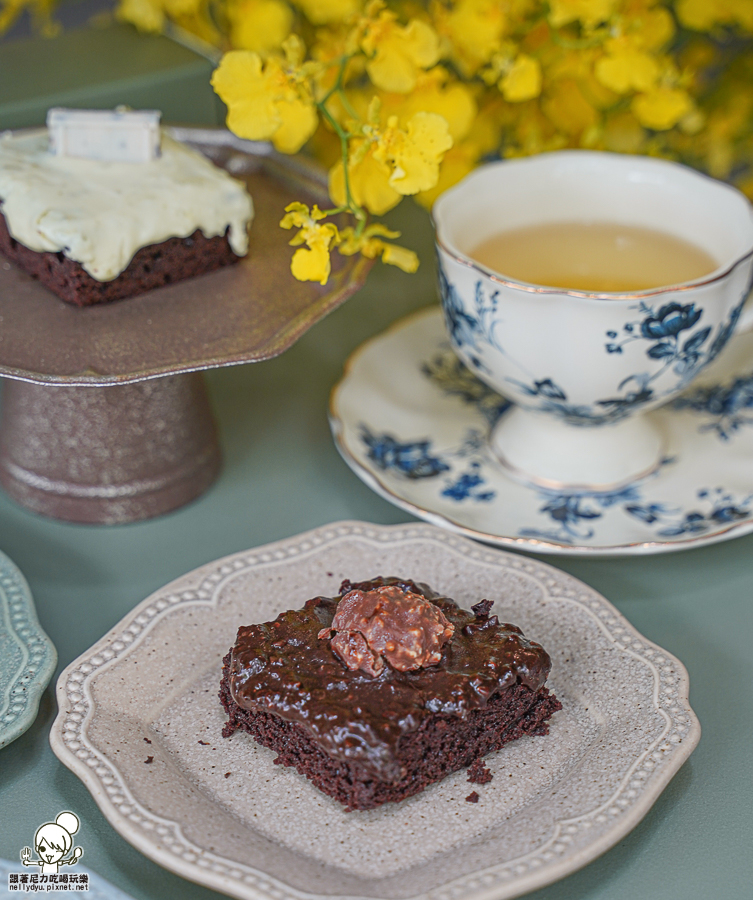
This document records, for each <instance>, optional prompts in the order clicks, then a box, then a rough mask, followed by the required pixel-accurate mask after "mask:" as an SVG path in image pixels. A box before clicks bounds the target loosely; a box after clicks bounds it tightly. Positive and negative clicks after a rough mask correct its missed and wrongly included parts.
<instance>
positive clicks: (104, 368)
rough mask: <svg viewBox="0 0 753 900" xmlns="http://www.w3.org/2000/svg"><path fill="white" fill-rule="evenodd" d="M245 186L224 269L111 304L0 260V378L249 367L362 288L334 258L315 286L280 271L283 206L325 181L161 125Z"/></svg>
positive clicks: (284, 246) (314, 193) (348, 263)
mask: <svg viewBox="0 0 753 900" xmlns="http://www.w3.org/2000/svg"><path fill="white" fill-rule="evenodd" d="M168 130H169V132H170V133H171V134H172V136H173V137H176V138H177V139H178V140H182V141H184V142H185V143H187V144H189V145H191V146H193V147H195V148H197V149H198V150H201V152H203V153H204V154H206V155H207V156H208V157H209V158H210V159H211V160H212V161H213V162H215V163H216V164H218V165H220V166H222V167H224V168H226V169H227V170H228V171H229V172H230V173H231V174H232V175H233V176H235V177H236V178H239V179H241V180H243V181H245V182H246V183H247V185H248V188H249V191H250V193H251V195H252V197H253V200H254V206H255V209H256V215H255V218H254V221H253V223H252V224H251V229H250V241H251V246H250V250H249V254H248V256H247V257H246V258H245V259H243V260H241V261H240V262H239V263H238V264H237V265H234V266H229V267H227V268H224V269H220V270H218V271H216V272H212V273H210V274H208V275H202V276H200V277H198V278H193V279H190V280H186V281H183V282H179V283H177V284H175V285H169V286H166V287H163V288H159V289H158V290H153V291H149V292H148V293H145V294H142V295H140V296H138V297H131V298H129V299H126V300H121V301H117V302H115V303H109V304H102V305H101V306H90V307H85V308H78V307H75V306H72V305H70V304H67V303H64V302H63V301H62V300H59V299H58V298H57V297H55V296H54V295H53V294H51V293H50V292H49V291H48V290H47V289H46V288H44V287H42V286H41V285H40V284H39V283H38V282H37V281H35V280H34V279H33V278H31V277H30V276H29V275H27V274H26V273H25V272H23V271H21V270H20V269H19V268H17V267H16V266H15V265H14V264H13V263H11V262H9V261H8V260H6V259H5V258H4V257H3V256H0V375H2V376H6V377H8V378H15V379H19V380H22V381H31V382H36V383H40V384H67V385H107V384H127V383H129V382H135V381H142V380H144V379H146V378H155V377H158V376H161V375H174V374H178V373H181V372H191V371H197V370H201V369H210V368H215V367H217V366H229V365H235V364H238V363H246V362H259V361H261V360H264V359H270V358H271V357H273V356H278V355H279V354H280V353H282V352H283V351H285V350H287V349H288V348H289V347H290V346H292V344H294V343H295V342H296V341H297V340H298V338H299V337H301V336H302V335H303V334H304V333H305V332H306V331H307V330H308V329H309V328H310V327H311V326H312V325H314V324H315V323H316V322H318V321H319V319H321V318H323V317H324V316H325V315H327V313H329V312H331V311H332V310H333V309H334V308H335V307H337V306H339V305H340V304H341V303H342V302H343V301H345V300H346V299H347V298H348V297H349V296H351V294H353V293H354V292H355V291H356V290H358V288H359V287H361V285H362V284H363V282H364V280H365V278H366V274H367V272H368V269H369V266H370V264H371V263H370V262H369V261H367V260H364V259H362V258H360V257H350V258H345V257H342V256H339V255H338V254H334V255H333V258H332V275H331V277H330V279H329V282H328V283H327V284H326V285H324V286H322V285H319V284H315V283H312V282H300V281H297V280H296V279H295V278H293V276H292V275H291V273H290V258H291V254H292V252H293V251H292V248H291V247H290V246H289V243H288V242H289V240H290V237H291V232H289V231H284V230H282V229H281V228H280V227H279V221H280V219H281V218H282V216H283V214H284V209H285V206H286V205H287V204H288V203H290V202H291V201H293V200H301V201H303V202H304V203H308V204H312V203H318V204H319V205H320V206H321V205H322V204H326V203H328V200H327V189H326V177H325V175H324V173H322V172H321V170H319V169H318V168H316V167H315V166H314V165H313V164H309V163H307V161H306V160H304V159H302V158H300V157H286V156H282V155H279V154H277V153H275V152H274V151H272V149H271V147H270V146H269V145H268V144H264V143H255V142H251V141H242V140H239V139H238V138H236V137H235V136H234V135H232V134H231V133H230V132H228V131H226V130H224V129H205V128H172V129H168Z"/></svg>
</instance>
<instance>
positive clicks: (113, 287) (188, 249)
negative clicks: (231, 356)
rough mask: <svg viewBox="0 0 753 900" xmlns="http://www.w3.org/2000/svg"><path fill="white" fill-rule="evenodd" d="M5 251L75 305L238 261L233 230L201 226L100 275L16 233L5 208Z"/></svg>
mask: <svg viewBox="0 0 753 900" xmlns="http://www.w3.org/2000/svg"><path fill="white" fill-rule="evenodd" d="M0 253H2V254H3V255H5V256H6V257H7V258H8V259H10V260H11V261H12V262H14V263H15V264H16V265H17V266H19V267H20V268H21V269H23V270H24V271H25V272H27V273H28V274H29V275H31V277H32V278H35V279H37V280H38V281H39V282H40V283H41V284H43V285H44V286H45V287H46V288H48V289H49V290H50V291H52V293H53V294H56V295H57V296H58V297H60V299H61V300H65V301H66V303H72V304H74V305H75V306H91V305H93V304H95V303H109V302H110V301H112V300H120V299H123V298H125V297H133V296H136V295H137V294H143V293H145V292H146V291H151V290H153V289H154V288H158V287H163V286H164V285H166V284H171V283H173V282H176V281H183V279H185V278H195V277H196V276H198V275H205V274H206V273H207V272H212V271H214V270H215V269H218V268H220V267H221V266H228V265H231V264H233V263H236V262H238V261H239V260H240V259H241V257H240V256H236V254H235V253H234V252H233V250H232V248H231V247H230V241H229V239H228V234H227V232H226V233H225V234H224V235H218V236H216V237H211V238H208V237H205V236H204V234H203V233H202V232H201V231H200V230H196V231H194V233H193V234H191V235H189V236H188V237H182V238H181V237H173V238H168V239H167V240H166V241H163V242H162V243H159V244H150V245H149V246H148V247H142V248H141V249H140V250H138V251H137V252H136V253H135V255H134V257H133V259H132V260H131V261H130V263H129V264H128V266H127V267H126V268H125V269H124V271H123V272H121V273H120V275H118V276H117V277H116V278H113V279H112V281H97V279H96V278H92V276H91V275H90V274H89V273H88V272H87V271H86V269H84V267H83V266H82V265H81V263H78V262H76V261H75V260H72V259H68V257H67V256H65V254H64V253H62V252H58V253H48V252H38V251H36V250H30V249H29V248H28V247H25V246H24V245H23V244H21V243H19V242H18V241H17V240H16V239H15V238H13V237H11V235H10V233H9V231H8V225H7V223H6V221H5V218H4V216H3V215H2V214H1V213H0Z"/></svg>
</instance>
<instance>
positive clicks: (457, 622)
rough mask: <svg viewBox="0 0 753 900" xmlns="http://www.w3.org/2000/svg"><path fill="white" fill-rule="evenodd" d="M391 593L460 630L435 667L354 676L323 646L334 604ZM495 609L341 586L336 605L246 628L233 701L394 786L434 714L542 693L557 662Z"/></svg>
mask: <svg viewBox="0 0 753 900" xmlns="http://www.w3.org/2000/svg"><path fill="white" fill-rule="evenodd" d="M393 585H394V586H395V587H397V588H399V589H400V590H402V591H404V592H411V593H414V594H418V595H420V596H421V597H424V598H425V599H426V600H429V601H431V603H433V604H435V605H436V606H437V607H438V608H439V609H440V610H441V612H442V613H443V614H444V616H445V617H446V619H447V620H448V621H449V622H450V623H451V625H452V626H454V634H453V637H452V639H451V640H450V641H449V642H448V643H446V644H445V645H444V647H442V650H441V658H440V660H439V662H438V663H437V664H436V665H432V666H428V667H424V668H419V669H413V670H410V671H402V672H401V671H398V670H396V669H395V668H393V667H392V666H390V665H385V666H384V667H383V669H382V670H381V671H380V673H379V674H378V675H377V676H376V677H375V676H372V675H370V674H368V673H366V672H364V671H362V670H352V669H349V668H348V667H347V666H346V665H345V664H344V663H343V662H342V661H341V660H340V659H339V658H338V656H337V655H336V654H335V653H334V652H333V650H332V648H331V646H330V641H329V640H320V639H319V637H318V635H319V633H320V632H321V631H322V630H323V629H330V628H331V627H332V620H333V619H334V617H335V614H336V612H337V607H338V603H339V602H340V600H341V599H342V597H343V596H345V595H346V594H348V593H349V592H350V591H353V590H359V591H363V592H368V591H373V590H375V589H377V588H380V587H385V586H393ZM490 608H491V603H490V602H489V601H482V602H481V603H478V604H476V606H474V607H473V610H474V611H473V612H472V613H471V612H468V611H467V610H464V609H461V608H460V607H459V606H458V605H457V604H456V603H455V601H454V600H451V599H450V598H449V597H442V596H439V595H438V594H436V593H435V592H434V591H432V589H431V588H429V587H428V586H427V585H426V584H421V583H415V582H413V581H409V580H404V579H399V578H381V577H380V578H375V579H372V580H371V581H365V582H359V583H355V584H354V583H351V582H350V581H344V582H343V584H342V585H341V586H340V593H339V595H338V596H337V597H334V598H333V597H314V598H313V599H312V600H309V601H307V603H306V604H305V606H304V607H303V609H299V610H291V611H289V612H284V613H281V614H280V615H279V616H278V617H277V618H276V619H275V620H274V621H273V622H267V623H264V624H261V625H248V626H242V627H241V628H239V629H238V637H237V640H236V643H235V646H234V648H233V651H232V655H231V660H230V692H231V695H232V698H233V700H235V702H236V703H237V704H238V705H239V706H241V707H243V708H245V709H250V710H263V711H265V712H268V713H272V714H274V715H277V716H280V718H282V719H285V720H287V721H290V722H294V723H296V724H298V725H301V726H303V727H304V728H305V729H306V730H307V731H308V732H309V734H310V735H311V737H312V738H313V740H314V741H315V742H316V743H317V745H318V746H319V747H320V748H321V749H322V751H324V752H325V753H327V754H328V755H330V756H331V757H334V758H335V759H343V760H350V761H353V762H358V764H359V765H363V766H364V767H365V768H366V769H367V770H368V771H370V772H371V773H372V774H373V775H374V777H376V778H377V779H379V780H380V781H385V782H393V783H395V782H398V781H399V780H400V779H401V778H402V777H404V774H405V772H404V770H403V768H402V766H401V765H400V763H399V761H398V759H397V749H398V743H399V741H400V738H401V737H402V736H403V735H405V734H409V733H411V732H414V731H416V730H417V729H418V728H419V726H420V725H421V723H422V722H423V721H424V719H426V718H427V717H429V716H431V715H435V714H440V715H449V716H459V717H461V718H463V719H465V718H466V717H467V716H468V714H469V713H470V712H471V711H472V710H474V709H478V708H482V707H484V706H486V703H487V701H488V700H489V698H490V697H492V696H494V695H495V694H497V693H499V692H501V691H504V690H505V689H507V688H509V687H512V686H513V685H515V684H517V683H519V684H523V685H525V686H526V687H528V688H530V689H531V690H532V691H534V692H535V691H538V690H539V689H540V688H542V687H543V686H544V683H545V682H546V679H547V676H548V675H549V670H550V668H551V661H550V659H549V655H548V654H547V653H546V651H545V650H544V649H543V647H541V646H540V645H539V644H537V643H535V642H533V641H529V640H527V639H526V638H525V637H524V636H523V633H522V632H521V630H520V629H519V628H517V627H516V626H515V625H506V624H500V623H499V622H498V620H497V617H496V616H490V615H489V611H490Z"/></svg>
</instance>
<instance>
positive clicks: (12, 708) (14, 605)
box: [0, 553, 58, 747]
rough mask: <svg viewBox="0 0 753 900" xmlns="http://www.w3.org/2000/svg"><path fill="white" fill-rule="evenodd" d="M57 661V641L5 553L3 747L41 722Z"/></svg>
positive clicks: (0, 581) (0, 653)
mask: <svg viewBox="0 0 753 900" xmlns="http://www.w3.org/2000/svg"><path fill="white" fill-rule="evenodd" d="M57 659H58V655H57V651H56V650H55V647H54V646H53V644H52V641H51V640H50V639H49V638H48V637H47V635H46V634H45V633H44V631H42V628H41V626H40V625H39V621H38V619H37V614H36V611H35V609H34V601H33V600H32V597H31V591H30V590H29V585H28V584H27V583H26V579H25V578H24V576H23V575H22V574H21V573H20V572H19V570H18V569H17V567H16V566H15V565H14V564H13V563H12V562H11V561H10V560H9V559H8V557H7V556H6V555H5V554H4V553H0V747H4V746H5V745H6V744H10V742H11V741H14V740H15V739H16V738H17V737H19V735H22V734H23V733H24V731H26V729H27V728H28V727H29V726H30V725H31V724H32V722H33V721H34V719H36V717H37V710H38V709H39V699H40V697H41V696H42V691H44V689H45V688H46V687H47V685H48V684H49V683H50V679H51V678H52V673H53V672H54V671H55V666H56V665H57Z"/></svg>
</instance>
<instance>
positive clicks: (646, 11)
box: [0, 0, 753, 281]
mask: <svg viewBox="0 0 753 900" xmlns="http://www.w3.org/2000/svg"><path fill="white" fill-rule="evenodd" d="M53 2H54V0H0V30H2V27H3V22H4V21H5V24H7V22H8V20H9V17H13V16H15V15H17V13H18V11H19V10H20V9H21V8H22V7H23V6H26V5H29V6H32V7H33V8H34V9H38V10H44V9H46V8H47V7H48V6H49V5H50V4H51V3H53ZM119 2H120V6H119V8H118V15H119V16H120V18H122V19H124V20H126V21H129V22H133V23H134V24H135V25H136V26H137V27H139V28H141V29H143V30H147V31H155V30H159V29H160V28H162V27H163V26H164V24H165V22H166V21H172V22H175V23H177V24H178V25H180V26H182V27H183V28H185V29H188V30H189V31H191V32H193V33H195V34H197V35H198V36H200V37H202V38H204V39H205V40H208V41H210V42H213V43H214V44H215V45H216V46H217V47H218V48H219V49H221V50H222V51H223V52H224V55H223V56H222V59H221V62H220V64H219V66H218V68H217V70H216V71H215V73H214V77H213V80H212V83H213V85H214V87H215V90H216V91H217V93H218V94H219V95H220V97H221V98H222V99H223V100H224V101H225V103H226V104H227V106H228V111H229V112H228V126H229V127H230V128H231V129H232V130H233V131H234V132H236V133H237V134H238V135H240V136H242V137H248V138H253V139H258V140H270V141H272V143H273V144H274V146H275V147H276V148H277V149H278V150H279V151H281V152H284V153H295V152H298V151H299V150H301V149H302V148H303V147H304V146H306V147H307V148H308V150H309V151H310V152H313V153H315V154H316V155H317V156H318V157H319V158H320V159H321V160H322V161H323V162H324V163H325V164H326V165H327V166H328V167H329V170H330V172H329V188H330V195H331V198H332V203H333V208H332V209H331V210H325V211H320V210H312V211H309V210H306V209H304V208H298V207H296V208H295V209H292V208H291V209H289V210H288V213H287V215H286V216H285V218H284V219H283V223H284V227H287V228H292V227H296V228H298V229H299V231H298V233H297V235H296V237H295V238H294V243H296V242H297V243H298V244H300V246H299V248H298V249H297V250H296V252H295V254H294V256H293V266H292V268H293V272H294V274H295V275H296V277H299V278H306V279H313V280H316V281H321V280H322V278H325V277H326V275H327V274H328V273H329V265H330V263H329V258H330V253H331V252H332V251H333V250H334V249H337V250H338V251H339V252H340V253H343V254H350V253H356V252H358V253H362V254H364V255H365V256H367V257H370V258H374V257H376V256H379V257H381V258H382V259H383V260H384V261H385V262H393V263H396V264H398V265H402V266H403V268H408V269H410V268H411V267H412V266H413V265H414V264H415V259H414V258H413V257H410V258H409V257H408V256H406V255H405V254H406V253H407V251H402V250H400V248H397V247H395V245H394V244H391V243H389V242H388V241H389V240H391V239H392V238H393V237H395V235H393V234H392V233H391V232H389V231H388V230H387V229H385V228H384V227H383V226H376V225H374V224H369V218H370V216H374V215H376V216H379V215H383V214H384V213H386V212H388V211H389V210H390V209H392V208H393V207H394V206H395V205H396V204H398V203H399V202H400V201H401V200H402V198H403V197H404V196H407V195H411V196H414V197H416V199H417V200H418V201H419V202H421V203H423V204H425V205H427V206H429V205H431V203H432V202H433V201H434V199H435V198H436V197H437V196H438V194H439V193H441V192H442V191H443V190H446V189H447V188H448V187H450V186H451V185H452V184H454V183H456V182H457V181H459V180H460V179H461V178H462V177H463V176H465V175H466V174H467V173H468V172H469V171H470V170H471V169H473V168H474V166H476V165H478V164H479V162H480V161H482V160H484V159H485V158H492V157H515V156H524V155H529V154H534V153H540V152H543V151H548V150H556V149H559V148H564V147H586V148H592V149H601V150H609V151H613V152H619V153H645V154H651V155H656V156H665V157H668V158H672V159H680V160H682V161H685V162H687V163H689V164H690V165H693V166H696V167H697V168H700V169H702V170H705V171H707V172H709V173H710V174H712V175H714V176H716V177H720V178H726V179H730V180H732V181H734V182H735V183H737V184H738V185H739V186H740V187H741V188H742V189H744V190H746V191H747V192H748V193H749V194H750V195H751V196H753V0H391V2H390V5H389V7H388V6H387V5H386V4H385V3H384V2H382V0H119ZM3 17H4V18H3ZM343 213H345V214H350V215H352V216H353V226H352V228H350V230H348V229H347V228H345V229H344V228H340V229H339V230H338V228H337V227H336V226H335V225H334V224H333V222H332V220H331V216H333V215H336V214H337V215H340V214H343ZM325 219H330V221H323V220H325ZM285 223H286V224H285ZM398 260H400V262H398Z"/></svg>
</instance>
